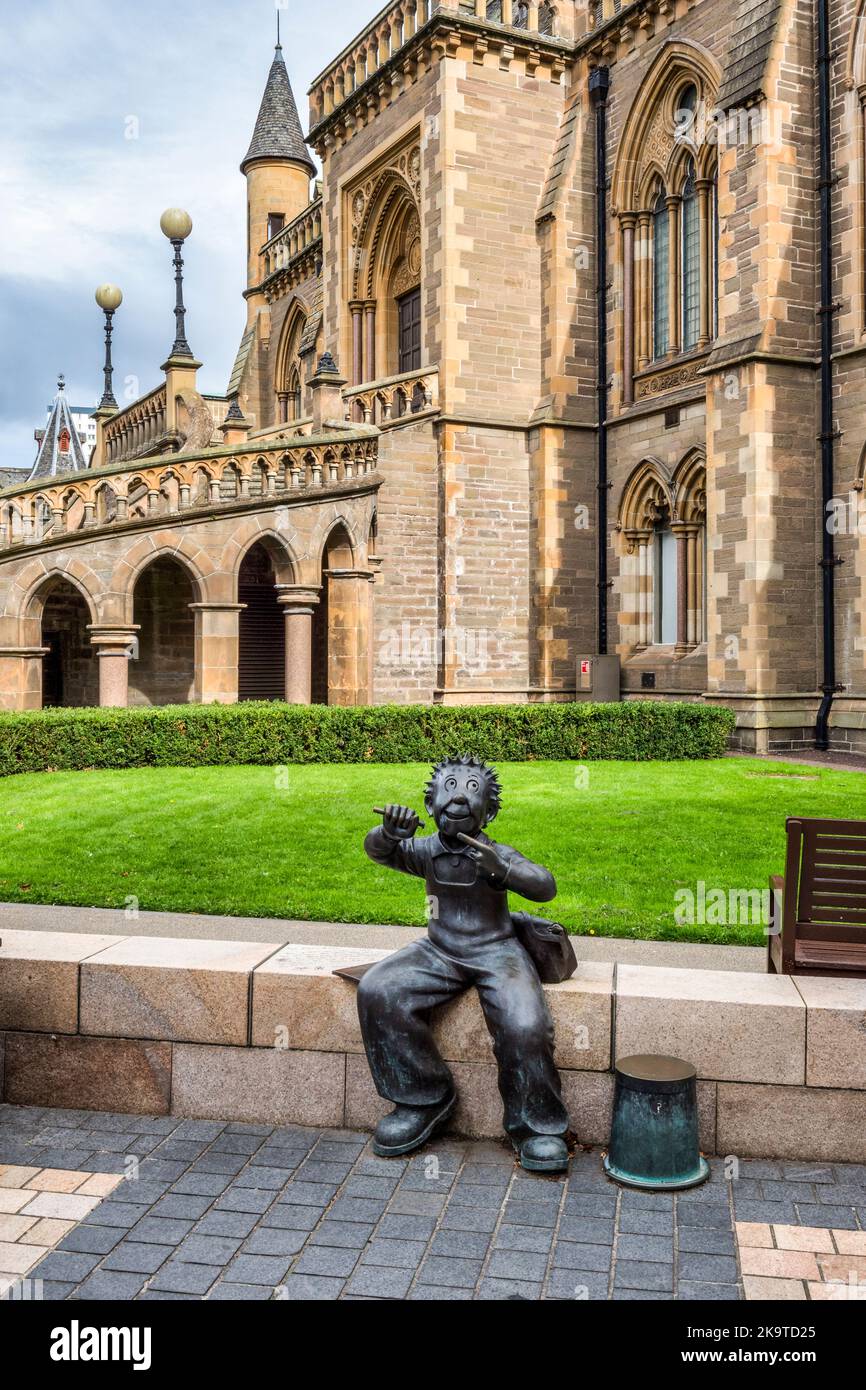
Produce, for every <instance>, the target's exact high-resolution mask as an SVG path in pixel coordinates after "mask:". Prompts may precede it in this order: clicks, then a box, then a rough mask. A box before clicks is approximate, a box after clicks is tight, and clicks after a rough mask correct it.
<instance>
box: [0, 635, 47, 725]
mask: <svg viewBox="0 0 866 1390" xmlns="http://www.w3.org/2000/svg"><path fill="white" fill-rule="evenodd" d="M48 651H49V648H48V647H0V709H7V710H23V709H41V708H42V660H43V657H45V656H47V655H48Z"/></svg>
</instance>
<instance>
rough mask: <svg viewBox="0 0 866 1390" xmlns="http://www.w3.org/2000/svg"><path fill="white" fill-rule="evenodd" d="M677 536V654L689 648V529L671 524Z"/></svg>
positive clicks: (682, 654) (683, 654)
mask: <svg viewBox="0 0 866 1390" xmlns="http://www.w3.org/2000/svg"><path fill="white" fill-rule="evenodd" d="M671 530H672V531H673V533H674V535H675V536H676V538H677V645H676V654H677V656H685V654H686V652H687V651H688V649H689V531H688V527H686V526H672V527H671Z"/></svg>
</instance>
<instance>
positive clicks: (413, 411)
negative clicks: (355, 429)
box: [343, 367, 439, 428]
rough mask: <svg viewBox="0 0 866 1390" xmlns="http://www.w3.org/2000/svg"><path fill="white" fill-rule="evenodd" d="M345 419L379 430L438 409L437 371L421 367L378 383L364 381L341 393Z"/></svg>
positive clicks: (436, 368)
mask: <svg viewBox="0 0 866 1390" xmlns="http://www.w3.org/2000/svg"><path fill="white" fill-rule="evenodd" d="M343 397H344V399H345V402H346V419H347V420H349V421H353V422H355V423H356V424H361V425H378V426H379V427H380V428H382V427H384V426H387V425H389V424H392V423H393V422H394V421H397V420H401V419H403V418H404V417H406V416H411V415H419V414H420V413H421V412H422V411H425V410H438V408H439V369H438V367H423V368H422V369H421V370H420V371H417V372H403V373H401V374H399V375H397V376H390V377H385V378H383V379H382V380H381V381H368V382H365V383H364V384H363V385H361V386H355V387H352V388H351V389H350V390H348V391H344V392H343Z"/></svg>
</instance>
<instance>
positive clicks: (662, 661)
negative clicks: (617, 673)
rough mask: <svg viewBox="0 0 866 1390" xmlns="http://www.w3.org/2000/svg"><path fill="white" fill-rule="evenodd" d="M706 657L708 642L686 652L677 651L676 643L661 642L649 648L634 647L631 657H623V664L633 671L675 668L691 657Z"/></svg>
mask: <svg viewBox="0 0 866 1390" xmlns="http://www.w3.org/2000/svg"><path fill="white" fill-rule="evenodd" d="M706 655H707V644H706V642H698V643H697V645H696V646H693V647H687V648H686V650H685V651H684V652H681V651H679V650H678V649H677V646H676V643H673V642H663V643H662V642H660V643H658V645H653V646H649V647H633V648H632V649H631V652H630V653H629V655H628V656H624V657H623V659H622V664H623V666H624V667H630V668H631V669H632V670H640V669H641V668H642V667H648V668H651V667H654V666H673V665H675V664H678V663H679V662H681V661H688V660H689V658H690V657H705V656H706Z"/></svg>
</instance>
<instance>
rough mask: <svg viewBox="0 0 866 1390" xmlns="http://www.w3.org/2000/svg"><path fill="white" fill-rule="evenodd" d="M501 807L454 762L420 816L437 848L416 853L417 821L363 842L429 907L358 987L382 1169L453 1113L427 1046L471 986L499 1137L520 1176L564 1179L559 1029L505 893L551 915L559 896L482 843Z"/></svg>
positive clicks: (404, 821)
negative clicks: (495, 1087)
mask: <svg viewBox="0 0 866 1390" xmlns="http://www.w3.org/2000/svg"><path fill="white" fill-rule="evenodd" d="M500 796H501V788H500V785H499V780H498V778H497V776H496V773H495V771H494V770H493V769H492V768H489V767H487V765H486V764H485V763H483V762H479V761H477V760H476V759H475V758H472V757H462V758H455V759H449V760H447V761H445V762H442V763H440V764H439V765H438V766H437V767H435V768H434V769H433V775H432V778H431V780H430V782H429V783H428V786H427V791H426V797H425V802H424V804H425V806H426V808H427V812H428V814H429V815H432V816H433V818H434V819H435V821H436V826H437V832H436V834H434V835H430V836H427V837H426V838H424V839H420V840H416V839H415V838H414V836H415V832H416V830H417V829H418V827H419V825H420V821H419V819H418V816H417V815H416V814H415V812H414V811H413V810H411V809H410V808H409V807H406V806H387V807H385V809H384V812H383V813H382V814H383V821H382V824H381V825H380V826H377V827H376V828H375V829H374V830H371V831H370V833H369V835H368V836H367V838H366V841H365V844H364V848H365V849H366V851H367V854H368V855H369V857H370V858H371V859H372V860H373V861H374V863H376V864H385V865H387V866H388V867H389V868H391V869H397V870H399V871H400V872H401V873H406V874H413V875H415V876H416V877H418V878H423V879H424V880H425V882H426V885H427V894H428V901H429V906H430V910H429V912H428V918H429V925H428V935H427V936H426V937H424V938H423V939H422V940H420V941H415V942H413V943H412V944H411V945H410V946H406V947H404V948H403V950H401V951H397V952H396V953H395V954H394V955H392V956H388V957H386V958H385V959H384V960H381V961H379V962H378V964H376V965H374V966H373V967H372V968H371V969H370V970H368V971H367V973H366V974H365V975H364V976H363V978H362V979H361V982H360V985H359V990H358V1013H359V1017H360V1020H361V1031H362V1034H363V1037H364V1045H365V1048H366V1051H367V1058H368V1061H369V1063H370V1070H371V1071H372V1073H373V1079H374V1081H375V1083H376V1089H377V1091H378V1092H379V1095H380V1096H383V1097H384V1098H385V1099H386V1100H390V1101H393V1102H394V1105H395V1109H394V1110H393V1111H392V1112H391V1113H390V1114H389V1115H386V1116H385V1118H384V1119H382V1120H381V1121H380V1122H379V1124H378V1126H377V1128H376V1132H375V1136H374V1139H373V1147H374V1150H375V1152H376V1153H377V1154H381V1155H384V1156H392V1155H397V1154H407V1153H411V1152H412V1151H413V1150H414V1149H417V1148H419V1147H420V1146H421V1145H422V1144H423V1143H425V1142H426V1140H428V1139H429V1138H430V1137H431V1136H432V1135H433V1134H434V1133H435V1132H436V1130H438V1129H439V1128H440V1127H441V1126H442V1125H443V1124H444V1123H445V1121H446V1120H447V1119H448V1117H449V1116H450V1114H451V1113H452V1111H453V1109H454V1107H455V1104H456V1101H457V1096H456V1092H455V1089H454V1079H453V1077H452V1075H451V1072H450V1071H449V1069H448V1067H447V1066H446V1065H445V1062H444V1061H443V1060H442V1058H441V1057H440V1055H439V1052H438V1050H437V1048H436V1045H435V1043H434V1041H433V1036H432V1033H431V1029H430V1014H431V1011H432V1009H434V1008H435V1007H436V1006H437V1005H439V1004H444V1003H446V1002H447V1001H448V1000H449V999H454V998H455V997H456V996H457V995H459V994H462V993H463V991H464V990H467V989H469V988H470V987H471V986H472V985H474V986H475V987H476V989H477V990H478V994H479V998H480V1000H481V1007H482V1009H483V1011H484V1017H485V1020H486V1022H487V1027H488V1029H489V1031H490V1034H491V1036H492V1038H493V1046H494V1052H495V1055H496V1061H497V1064H498V1067H499V1090H500V1092H501V1095H502V1100H503V1104H504V1123H505V1129H506V1131H507V1132H508V1134H509V1136H510V1137H511V1140H512V1142H513V1144H514V1147H515V1149H516V1150H517V1152H518V1153H519V1155H520V1162H521V1164H522V1166H523V1167H524V1168H527V1169H529V1170H531V1171H536V1172H558V1171H560V1170H562V1169H563V1168H565V1167H567V1165H568V1148H567V1146H566V1142H565V1135H566V1133H567V1131H568V1113H567V1111H566V1109H565V1106H564V1105H563V1102H562V1092H561V1088H560V1081H559V1075H558V1073H557V1070H556V1067H555V1066H554V1062H553V1044H554V1034H553V1022H552V1020H551V1017H550V1012H549V1010H548V1007H547V1002H546V1000H545V997H544V991H543V990H542V987H541V981H540V979H539V975H538V971H537V970H536V967H535V965H534V963H533V961H532V959H531V958H530V955H529V954H528V952H527V950H526V949H525V948H524V946H523V945H522V944H521V941H520V939H519V936H518V933H517V930H516V926H515V919H514V918H512V915H511V913H510V911H509V908H508V890H509V889H513V890H514V892H516V893H520V894H521V895H522V896H523V897H524V898H529V899H530V900H531V901H533V902H550V901H551V900H552V899H553V898H555V897H556V882H555V880H554V877H553V875H552V874H551V873H550V872H549V871H548V870H547V869H544V868H542V867H541V866H540V865H539V864H533V863H532V862H531V860H529V859H525V858H524V857H523V855H522V854H519V853H518V852H517V850H515V849H511V848H510V847H509V846H508V845H501V844H496V843H495V842H494V841H493V840H491V839H489V838H488V836H487V835H485V834H484V827H485V826H486V825H488V824H489V823H490V822H491V821H492V820H493V819H494V817H495V816H496V814H497V812H498V810H499V805H500ZM569 949H570V948H569Z"/></svg>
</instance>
